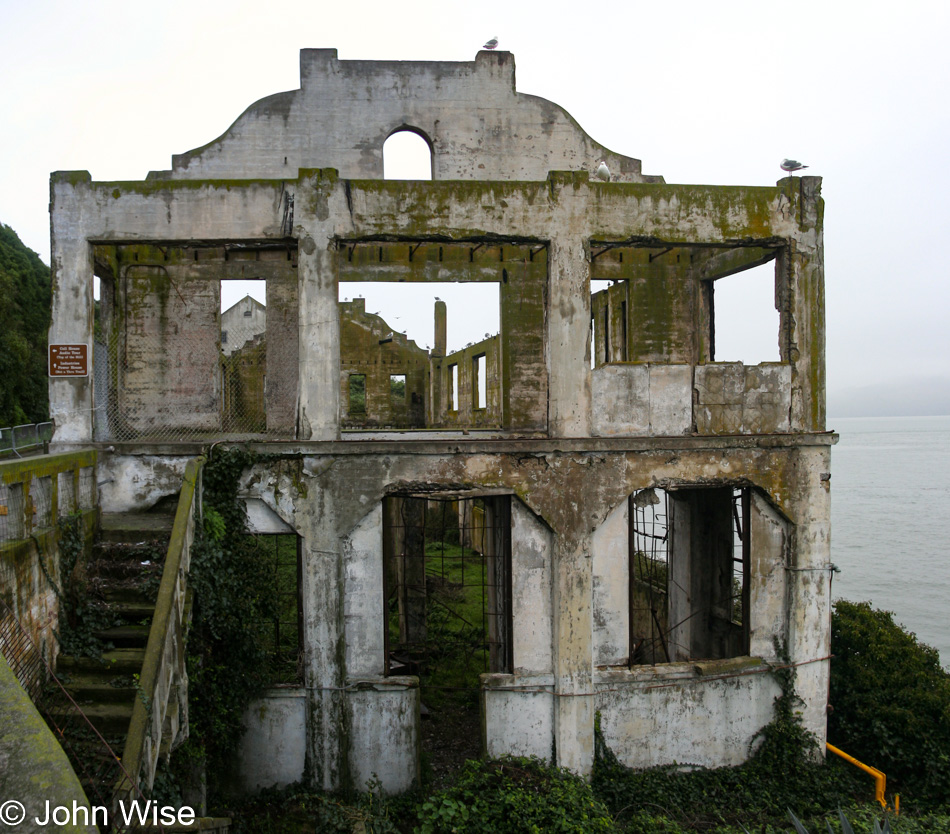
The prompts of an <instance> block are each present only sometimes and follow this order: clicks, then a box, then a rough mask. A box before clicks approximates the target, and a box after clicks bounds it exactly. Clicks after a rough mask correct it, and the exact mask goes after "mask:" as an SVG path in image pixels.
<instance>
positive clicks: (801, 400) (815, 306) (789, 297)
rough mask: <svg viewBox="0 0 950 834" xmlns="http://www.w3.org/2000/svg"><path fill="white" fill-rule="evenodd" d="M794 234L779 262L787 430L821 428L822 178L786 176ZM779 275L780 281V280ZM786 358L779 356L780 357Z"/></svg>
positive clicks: (823, 341) (822, 400)
mask: <svg viewBox="0 0 950 834" xmlns="http://www.w3.org/2000/svg"><path fill="white" fill-rule="evenodd" d="M778 185H779V186H781V187H784V188H785V189H786V193H788V194H789V195H790V197H791V202H792V206H793V207H794V208H795V209H796V210H797V211H796V217H797V220H798V227H799V233H798V234H797V235H796V237H795V238H793V239H792V240H791V241H790V248H789V250H787V251H786V253H785V255H784V257H783V258H781V259H780V261H779V269H780V270H781V271H782V274H780V280H779V281H778V282H777V283H778V285H779V287H780V288H781V293H780V296H779V298H778V301H779V307H780V309H781V310H782V317H783V321H782V336H783V342H784V344H783V346H782V347H783V349H784V350H785V351H787V358H788V360H789V361H790V362H791V364H792V415H791V426H792V431H824V428H825V263H824V261H825V255H824V230H823V226H822V217H823V214H824V201H823V200H822V199H821V177H789V178H788V179H785V180H780V181H779V182H778ZM783 278H784V281H783V280H782V279H783ZM784 358H786V356H785V355H783V359H784Z"/></svg>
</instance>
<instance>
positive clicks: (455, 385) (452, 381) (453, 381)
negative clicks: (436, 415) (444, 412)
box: [448, 364, 459, 411]
mask: <svg viewBox="0 0 950 834" xmlns="http://www.w3.org/2000/svg"><path fill="white" fill-rule="evenodd" d="M458 401H459V366H458V365H455V364H453V365H449V399H448V408H449V411H457V410H458Z"/></svg>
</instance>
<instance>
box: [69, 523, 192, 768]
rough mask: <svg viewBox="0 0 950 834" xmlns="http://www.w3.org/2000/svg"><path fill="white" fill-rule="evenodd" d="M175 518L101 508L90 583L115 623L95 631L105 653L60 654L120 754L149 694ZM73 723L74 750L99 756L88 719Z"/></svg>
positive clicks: (72, 684) (75, 692) (82, 700)
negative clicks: (147, 671) (148, 660)
mask: <svg viewBox="0 0 950 834" xmlns="http://www.w3.org/2000/svg"><path fill="white" fill-rule="evenodd" d="M173 519H174V517H173V516H171V515H165V514H152V513H146V514H135V515H133V514H121V515H109V514H105V515H103V516H102V520H101V524H100V536H99V541H98V542H97V543H96V545H95V548H94V551H93V555H92V558H91V559H90V561H89V562H88V565H87V574H86V590H87V594H88V596H89V597H90V598H91V599H95V600H97V601H98V602H99V605H100V606H101V607H102V608H104V609H105V610H106V611H107V612H108V619H109V620H110V621H111V622H112V623H113V624H112V625H110V626H108V627H106V628H102V629H99V630H97V631H95V632H94V634H95V636H96V637H97V638H98V639H99V640H100V641H101V643H102V646H103V651H102V654H101V657H76V656H71V655H65V654H60V656H59V659H58V661H57V665H56V668H57V675H58V676H59V677H60V678H61V680H62V681H63V684H64V686H65V687H66V689H67V691H69V693H70V695H72V697H73V699H74V700H75V701H76V703H77V704H78V705H79V707H80V708H81V709H82V711H83V713H84V714H85V715H86V717H87V718H88V719H89V721H90V722H91V723H92V724H93V726H95V727H96V729H97V730H98V731H99V732H100V733H101V734H102V735H103V736H104V737H105V739H106V741H108V742H109V744H110V746H111V747H112V749H113V751H114V752H115V753H116V754H117V755H120V756H121V754H122V749H123V746H124V744H125V737H126V734H127V733H128V729H129V721H130V720H131V717H132V707H133V705H134V703H135V699H136V698H137V697H144V694H143V693H141V691H140V690H139V688H138V686H137V684H138V676H139V674H140V672H141V670H142V663H143V660H144V657H145V646H146V643H147V642H148V634H149V627H150V625H151V621H152V615H153V613H154V609H155V603H154V598H155V594H156V593H157V591H158V585H159V581H160V579H161V571H162V563H163V561H164V558H165V551H166V549H167V547H168V539H169V536H170V533H171V529H172V522H173ZM53 718H54V720H56V715H55V711H54V713H53ZM66 723H67V724H68V726H69V727H72V728H78V729H77V730H75V735H76V736H77V739H76V740H75V741H73V740H68V741H69V742H70V745H71V746H73V747H74V753H75V754H79V755H82V756H91V757H92V756H95V757H97V755H98V754H97V753H96V752H94V749H93V748H95V747H96V746H97V741H93V740H90V739H89V738H88V737H89V736H90V735H91V734H90V733H89V730H88V727H84V726H83V725H84V722H82V721H78V722H77V721H76V720H75V718H74V717H73V718H71V719H70V720H69V721H68V722H66ZM98 746H99V747H100V748H101V744H98ZM79 751H82V752H81V753H80V752H79Z"/></svg>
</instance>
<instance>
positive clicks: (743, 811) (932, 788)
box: [234, 544, 950, 834]
mask: <svg viewBox="0 0 950 834" xmlns="http://www.w3.org/2000/svg"><path fill="white" fill-rule="evenodd" d="M427 553H429V554H430V555H431V544H430V547H429V548H428V549H427ZM832 633H833V645H832V648H833V650H834V652H835V654H836V656H837V659H836V661H835V663H834V664H833V667H832V668H833V672H832V690H831V698H832V702H833V703H834V704H835V710H834V713H833V714H834V715H835V716H836V717H835V721H834V726H836V727H838V729H837V730H836V732H837V733H839V735H838V736H833V737H832V742H833V743H834V742H835V741H837V742H838V743H839V745H841V746H842V747H843V748H844V749H846V750H847V751H848V752H850V753H853V754H855V755H858V758H862V756H863V757H864V760H865V761H867V762H868V763H869V764H872V765H874V766H877V767H881V769H883V770H885V772H887V774H888V787H889V790H888V797H889V798H892V796H893V792H892V791H891V790H890V788H891V787H892V786H893V785H894V783H895V782H899V781H900V780H903V785H904V787H903V791H904V793H903V801H902V803H901V808H902V812H901V814H900V816H894V814H893V812H891V811H889V812H887V813H884V812H883V811H882V810H881V808H880V806H878V805H877V804H876V803H875V802H874V801H873V800H872V796H873V785H872V783H871V780H870V779H869V778H868V777H867V776H866V775H865V774H863V773H862V772H860V771H859V770H857V769H856V768H853V767H851V766H850V765H847V764H845V763H844V762H841V761H840V760H839V759H837V758H835V757H830V758H829V760H828V761H827V762H823V761H821V760H820V759H819V758H817V757H816V756H815V755H814V754H815V752H816V751H815V740H814V738H812V737H811V736H810V735H809V733H807V732H806V731H805V730H804V729H803V728H802V726H801V723H800V720H799V717H798V712H797V709H798V706H799V705H798V704H797V703H796V700H795V697H794V694H793V687H792V684H793V678H794V671H793V670H780V671H779V672H777V673H776V674H777V675H778V676H779V682H780V684H781V685H782V691H783V694H782V696H781V697H780V698H778V699H777V700H776V704H775V720H774V721H773V722H772V723H771V724H770V725H769V726H768V727H766V728H764V729H763V731H762V732H761V733H760V734H759V737H758V738H757V739H756V740H755V742H754V746H755V753H754V755H753V756H752V757H751V758H750V760H749V761H748V762H746V763H745V764H743V765H741V766H739V767H724V768H717V769H712V770H708V769H702V768H689V767H680V766H676V765H673V766H668V767H660V768H652V769H650V770H642V771H634V770H631V769H629V768H627V767H625V766H624V765H622V764H621V763H620V762H619V761H618V760H617V759H616V757H615V756H614V755H613V753H612V752H611V751H610V749H609V748H608V747H607V745H606V744H605V743H604V739H603V736H602V735H601V734H600V731H599V727H598V730H597V733H596V744H597V747H596V756H595V769H594V774H593V779H592V783H591V785H590V786H588V785H587V784H586V783H584V782H583V781H582V780H579V779H576V778H575V777H573V776H571V775H570V774H569V773H566V772H565V771H563V770H559V769H558V768H553V767H550V766H549V765H547V764H545V763H543V762H540V761H537V760H530V759H503V760H500V761H490V762H469V763H468V764H466V766H465V768H464V769H463V770H462V771H461V773H460V774H458V775H457V776H456V777H455V779H454V781H453V782H452V783H451V784H450V785H448V786H447V787H446V788H444V789H443V790H441V791H438V792H436V793H434V794H432V795H428V794H426V792H425V791H420V792H418V793H416V794H413V795H409V796H403V797H396V798H392V799H385V798H381V797H380V795H379V791H378V786H373V785H370V786H367V787H368V789H369V790H368V792H366V793H364V794H360V795H358V796H356V797H352V798H350V799H344V798H342V797H333V796H328V795H325V794H320V793H312V792H308V791H306V790H303V789H302V788H301V787H300V786H295V787H293V788H290V789H288V790H286V791H283V792H272V793H266V794H263V795H261V796H260V797H256V798H254V799H252V800H250V802H249V803H248V804H247V805H246V806H245V807H244V808H241V809H236V810H235V811H234V813H235V814H236V820H237V827H236V829H235V830H236V831H237V832H245V834H257V832H265V831H266V832H278V834H297V832H310V831H339V832H344V831H346V832H355V831H365V832H392V831H399V832H419V834H429V833H430V832H431V834H436V833H437V832H448V831H452V832H458V834H467V833H468V832H483V831H484V832H493V834H508V832H511V834H521V832H532V831H537V832H548V831H554V832H557V831H564V832H596V831H603V832H630V834H687V833H688V832H710V833H712V832H716V834H779V832H797V834H802V832H826V831H827V832H830V834H849V832H855V833H856V834H865V832H866V834H875V832H878V831H881V832H884V831H886V830H887V828H885V825H887V826H889V828H890V830H891V831H893V832H894V834H923V833H924V832H928V833H929V832H946V831H950V792H948V791H947V790H946V789H941V788H940V785H944V784H946V783H945V782H943V781H941V774H942V773H945V771H940V770H939V765H940V764H941V763H945V762H946V755H947V754H946V752H944V753H943V758H941V753H940V751H939V750H937V749H935V748H936V746H937V745H943V750H944V751H948V750H950V746H948V745H947V742H946V737H945V736H943V735H942V734H941V733H942V732H943V730H944V728H945V725H944V724H942V723H941V722H942V721H943V720H944V718H945V716H946V715H947V711H948V709H950V692H948V691H947V689H946V688H945V687H946V680H947V677H948V676H947V673H945V672H943V671H942V670H941V669H940V668H939V664H937V662H936V653H935V652H934V651H933V650H932V649H929V648H928V647H926V646H921V645H920V644H919V643H917V641H916V638H915V637H914V636H913V635H912V634H907V633H906V632H904V631H903V630H902V629H901V628H900V627H899V626H896V625H895V624H894V622H893V619H892V617H891V615H890V614H887V613H886V612H880V611H875V610H873V609H872V608H871V607H870V605H868V604H867V603H860V604H855V603H847V602H839V603H838V604H837V605H836V607H835V612H834V616H833V632H832ZM845 661H847V662H845ZM873 705H877V706H879V707H881V711H880V714H879V715H878V717H877V718H875V717H874V716H872V715H871V713H870V710H871V709H872V706H873ZM915 710H916V711H919V712H920V713H921V714H920V715H919V716H918V717H919V718H920V721H921V722H928V721H929V722H930V723H929V726H928V725H925V723H920V724H911V723H909V722H910V719H911V715H910V714H909V713H911V712H914V711H915ZM928 710H929V712H928ZM845 718H846V719H847V720H846V721H843V720H842V719H845ZM874 722H877V723H874ZM842 723H843V724H844V727H845V729H841V728H840V726H839V725H841V724H842ZM855 723H857V724H858V726H860V727H862V728H864V727H865V723H867V725H868V726H867V728H866V729H867V730H868V732H866V733H865V736H864V740H865V741H866V743H867V744H868V745H869V746H868V747H867V748H866V749H864V750H859V749H858V747H856V746H855V745H857V744H859V743H860V741H861V737H859V736H858V735H849V736H844V735H840V734H842V733H844V732H846V731H847V732H851V733H853V729H852V728H853V726H854V724H855ZM872 727H873V728H874V729H875V730H876V731H877V733H878V735H877V736H875V735H874V733H873V732H871V728H872ZM903 733H911V734H912V735H907V736H906V737H905V736H903V735H902V734H903ZM931 736H933V739H934V740H933V744H932V745H931V744H930V742H929V739H930V737H931ZM913 745H915V746H916V749H920V750H923V751H924V752H925V754H927V753H931V754H933V755H934V756H935V759H934V763H933V764H932V765H931V768H932V769H933V771H934V772H933V773H930V774H929V775H928V774H927V773H925V772H924V771H925V770H926V762H922V761H920V760H919V758H918V757H916V756H913V755H912V750H913V749H914V747H913ZM888 751H889V752H890V754H894V753H896V752H901V753H902V754H903V755H905V756H906V757H907V760H906V761H905V760H903V759H901V758H893V759H891V760H888V761H889V762H890V764H888V765H887V766H885V765H883V764H882V761H884V755H885V753H886V752H888ZM910 764H914V765H915V767H917V769H916V770H914V771H909V770H908V771H906V772H905V775H903V776H899V775H898V774H899V773H901V772H902V771H901V767H906V766H909V765H910ZM888 767H891V770H888ZM892 771H893V776H892ZM915 774H916V775H915ZM892 780H893V781H892ZM920 780H923V781H922V782H921V781H920ZM922 786H925V787H926V789H927V791H929V793H925V792H924V791H923V788H922ZM941 791H942V792H941ZM790 809H792V810H791V811H790ZM799 818H800V819H799Z"/></svg>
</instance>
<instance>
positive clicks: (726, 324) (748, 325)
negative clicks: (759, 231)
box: [708, 261, 780, 365]
mask: <svg viewBox="0 0 950 834" xmlns="http://www.w3.org/2000/svg"><path fill="white" fill-rule="evenodd" d="M775 265H776V262H775V261H771V262H769V263H765V264H762V265H760V266H756V267H753V268H751V269H747V270H745V271H743V272H737V273H735V274H732V275H728V276H726V277H724V278H719V279H717V280H715V281H710V282H708V293H709V302H708V303H709V308H710V309H709V317H710V322H711V331H712V332H711V333H710V354H711V356H712V359H713V361H715V362H742V363H743V364H744V365H756V364H758V363H760V362H779V361H780V350H779V328H780V316H779V312H778V310H777V309H776V303H775V268H776V267H775Z"/></svg>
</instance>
